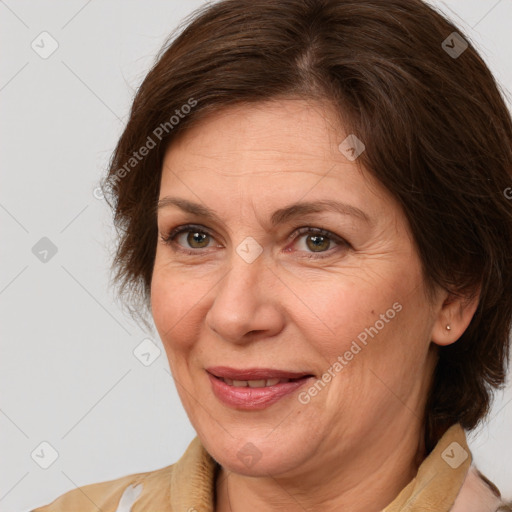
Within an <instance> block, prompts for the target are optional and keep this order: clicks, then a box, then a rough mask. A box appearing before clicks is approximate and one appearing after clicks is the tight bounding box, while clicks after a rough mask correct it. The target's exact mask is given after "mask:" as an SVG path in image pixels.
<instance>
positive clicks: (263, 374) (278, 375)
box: [206, 366, 313, 380]
mask: <svg viewBox="0 0 512 512" xmlns="http://www.w3.org/2000/svg"><path fill="white" fill-rule="evenodd" d="M206 371H207V372H208V373H211V374H212V375H215V377H221V378H225V379H232V380H263V379H299V378H301V377H304V376H306V375H313V374H312V373H309V372H289V371H287V370H275V369H273V368H244V369H237V368H230V367H228V366H211V367H209V368H206Z"/></svg>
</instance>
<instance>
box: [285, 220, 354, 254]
mask: <svg viewBox="0 0 512 512" xmlns="http://www.w3.org/2000/svg"><path fill="white" fill-rule="evenodd" d="M290 238H293V239H294V240H295V242H294V244H296V245H298V246H299V248H300V250H303V251H305V252H310V254H309V255H307V256H305V257H306V258H325V257H327V256H331V255H332V253H333V251H338V250H339V249H340V248H341V249H347V248H349V247H350V244H349V243H348V242H347V241H346V240H344V239H343V238H341V237H340V236H338V235H335V234H334V233H332V232H330V231H326V230H325V229H321V228H312V227H303V228H299V229H298V230H297V231H295V232H294V233H293V234H292V235H291V237H290ZM333 246H334V247H333ZM287 252H289V250H287ZM311 253H316V254H311ZM319 253H321V254H322V255H321V256H320V254H319ZM323 253H326V254H325V255H324V254H323Z"/></svg>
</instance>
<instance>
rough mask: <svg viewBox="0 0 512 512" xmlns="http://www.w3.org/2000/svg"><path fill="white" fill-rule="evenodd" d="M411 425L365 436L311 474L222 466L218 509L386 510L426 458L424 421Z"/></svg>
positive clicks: (226, 511) (296, 511) (238, 511)
mask: <svg viewBox="0 0 512 512" xmlns="http://www.w3.org/2000/svg"><path fill="white" fill-rule="evenodd" d="M408 427H409V428H407V429H403V430H402V431H400V432H396V431H394V432H389V433H388V434H390V436H386V435H383V434H384V433H382V432H380V433H379V434H378V435H376V436H375V439H365V446H364V448H362V447H359V450H357V451H354V452H355V453H347V454H345V455H344V456H343V457H341V458H340V457H339V455H337V456H336V457H335V458H334V460H332V461H329V462H330V463H329V464H326V463H324V464H320V465H319V466H318V468H317V470H316V471H313V472H311V471H309V472H308V474H307V475H306V474H295V475H293V477H291V476H288V477H274V476H272V475H269V476H268V477H247V476H245V475H240V474H236V473H232V472H229V471H227V470H226V469H225V468H223V467H220V468H219V470H218V472H217V473H216V475H217V476H216V493H215V512H260V511H261V510H265V511H268V512H273V511H282V510H286V511H288V512H305V511H309V510H322V511H323V512H331V511H332V512H334V511H339V510H350V511H351V512H378V511H381V510H382V509H383V508H385V507H386V506H387V505H388V504H389V503H391V502H392V501H393V499H394V498H395V497H396V496H397V495H398V494H399V492H400V491H401V490H402V489H403V488H404V487H405V486H406V485H407V484H408V483H409V482H410V481H411V480H412V478H414V476H415V475H416V473H417V470H418V467H419V464H421V462H422V460H423V459H424V457H425V447H424V440H423V437H424V429H423V427H422V425H421V424H420V423H419V422H415V424H414V425H410V424H409V425H408ZM341 460H346V461H347V464H342V463H340V461H341Z"/></svg>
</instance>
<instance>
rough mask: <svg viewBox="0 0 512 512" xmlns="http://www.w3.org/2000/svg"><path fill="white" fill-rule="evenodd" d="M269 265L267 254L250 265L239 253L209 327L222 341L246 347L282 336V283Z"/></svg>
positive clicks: (219, 289)
mask: <svg viewBox="0 0 512 512" xmlns="http://www.w3.org/2000/svg"><path fill="white" fill-rule="evenodd" d="M279 283H280V281H279V279H278V278H277V276H276V274H275V271H274V270H272V269H271V268H269V267H268V266H267V264H266V263H265V261H264V254H261V255H260V256H259V257H258V258H257V259H256V260H255V261H253V262H252V263H247V262H246V261H244V259H243V258H241V257H240V256H239V255H238V254H237V253H236V252H234V253H233V255H232V258H231V267H230V269H229V270H228V271H227V273H226V274H225V276H224V277H223V278H222V279H221V280H220V282H219V283H218V285H217V287H216V288H215V289H214V291H213V292H212V293H214V299H213V303H212V305H211V307H210V309H209V310H208V313H207V314H206V324H207V325H208V326H209V328H210V329H211V330H212V331H214V332H215V333H216V334H217V335H218V336H219V337H220V338H222V339H224V340H226V341H229V342H231V343H237V344H243V343H247V342H248V341H254V340H256V339H260V338H268V337H271V336H275V335H276V334H278V333H279V332H280V331H281V330H282V329H283V327H284V312H283V310H282V304H280V299H279V298H280V293H279V290H280V289H281V288H282V286H283V285H282V284H281V285H280V284H279Z"/></svg>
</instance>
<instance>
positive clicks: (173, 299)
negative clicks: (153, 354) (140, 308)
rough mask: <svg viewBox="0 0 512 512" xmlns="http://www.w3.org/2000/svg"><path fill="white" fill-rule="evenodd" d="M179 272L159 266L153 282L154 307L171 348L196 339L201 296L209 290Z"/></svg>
mask: <svg viewBox="0 0 512 512" xmlns="http://www.w3.org/2000/svg"><path fill="white" fill-rule="evenodd" d="M198 285H199V283H196V282H194V283H193V285H192V283H191V282H190V280H189V279H187V278H186V277H184V276H183V275H182V276H180V275H179V274H178V273H176V272H174V271H172V270H170V269H166V268H165V267H162V266H159V265H158V264H156V265H155V269H154V272H153V278H152V281H151V310H152V315H153V320H154V322H155V326H156V328H157V331H158V333H159V335H160V338H161V340H162V342H163V344H164V346H165V349H166V350H167V352H168V353H169V351H173V350H180V349H182V348H186V347H187V346H188V345H189V344H191V343H192V340H193V339H194V335H195V333H194V329H195V328H197V326H198V325H199V322H198V321H197V315H198V314H199V309H200V307H201V302H200V299H201V297H203V296H204V294H205V293H206V291H203V290H202V289H200V286H199V287H198Z"/></svg>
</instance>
